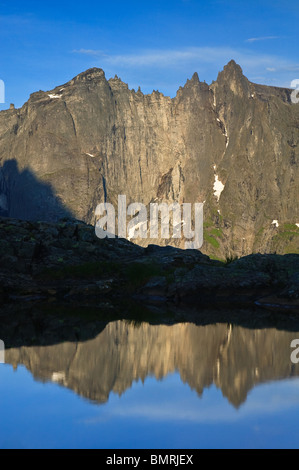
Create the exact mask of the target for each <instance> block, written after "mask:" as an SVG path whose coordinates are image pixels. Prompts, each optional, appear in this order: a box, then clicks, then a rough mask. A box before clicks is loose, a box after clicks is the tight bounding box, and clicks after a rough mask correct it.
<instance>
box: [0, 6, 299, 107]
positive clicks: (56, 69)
mask: <svg viewBox="0 0 299 470" xmlns="http://www.w3.org/2000/svg"><path fill="white" fill-rule="evenodd" d="M298 22H299V2H298V1H297V0H289V1H288V2H282V1H276V0H271V1H270V0H269V1H268V0H261V1H256V0H253V1H250V2H249V1H243V0H239V1H232V0H231V1H222V0H214V1H200V0H171V1H170V0H164V1H163V0H160V1H156V0H151V1H148V0H143V1H138V2H137V1H135V0H133V1H119V0H114V1H113V2H107V0H105V1H101V0H99V1H90V0H85V2H80V3H79V2H74V1H63V0H62V1H59V2H58V1H57V0H52V1H51V2H48V1H43V2H41V1H26V2H23V1H22V2H21V1H18V0H15V1H14V2H6V1H2V0H0V41H1V42H0V45H1V48H0V50H1V54H0V79H2V80H3V81H4V83H5V103H4V104H0V109H7V108H8V107H9V104H10V103H14V104H15V105H16V106H17V107H20V106H22V105H23V103H24V102H25V101H27V99H28V98H29V95H30V93H33V92H34V91H37V90H45V91H46V90H50V89H52V88H54V87H55V86H57V85H61V84H63V83H65V82H67V81H68V80H70V79H71V78H73V77H74V76H75V75H77V74H78V73H80V72H82V71H84V70H86V69H88V68H90V67H100V68H102V69H103V70H104V71H105V75H106V77H107V78H110V77H114V75H115V74H117V75H118V76H119V77H120V78H121V79H122V80H123V81H124V82H126V83H128V84H129V87H130V88H135V89H137V88H138V86H139V85H140V86H141V90H142V91H143V92H144V93H151V92H152V90H153V89H155V90H157V89H158V90H159V91H161V92H163V93H164V94H166V95H169V96H171V97H173V96H175V94H176V91H177V89H178V88H179V86H183V85H184V84H185V82H186V80H187V78H191V76H192V75H193V73H194V72H198V74H199V78H200V80H202V81H204V80H205V81H206V82H207V83H211V82H212V80H216V79H217V74H218V72H219V71H221V70H222V69H223V66H224V65H225V64H226V63H227V62H228V61H229V60H230V59H234V60H235V61H236V62H238V63H239V64H240V65H241V67H242V69H243V72H244V74H245V75H246V76H247V77H248V78H249V79H250V80H251V81H253V82H256V83H263V84H267V85H273V86H285V87H290V83H291V81H292V80H294V79H298V78H299V57H298V36H299V33H298V31H299V28H298ZM0 95H1V94H0Z"/></svg>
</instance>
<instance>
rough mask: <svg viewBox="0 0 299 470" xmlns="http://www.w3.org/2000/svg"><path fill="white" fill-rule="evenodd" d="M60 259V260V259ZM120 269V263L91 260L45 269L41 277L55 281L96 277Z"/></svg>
mask: <svg viewBox="0 0 299 470" xmlns="http://www.w3.org/2000/svg"><path fill="white" fill-rule="evenodd" d="M58 261H60V259H59V260H58ZM119 271H120V263H115V262H110V261H109V262H108V261H103V262H101V263H99V262H89V263H83V264H79V265H69V266H62V267H61V268H49V269H45V270H44V271H43V272H42V273H41V274H40V275H39V278H41V279H44V280H53V281H57V280H63V279H94V278H101V277H103V276H105V275H107V274H112V273H117V272H119Z"/></svg>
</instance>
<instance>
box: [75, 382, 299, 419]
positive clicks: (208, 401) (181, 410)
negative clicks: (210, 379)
mask: <svg viewBox="0 0 299 470" xmlns="http://www.w3.org/2000/svg"><path fill="white" fill-rule="evenodd" d="M298 391H299V379H290V380H284V381H283V382H271V383H268V384H263V385H259V386H257V387H256V388H255V389H254V390H253V391H252V392H251V393H250V394H249V396H248V398H247V401H246V403H244V404H243V405H242V406H241V407H240V408H239V409H238V410H234V411H233V412H232V408H231V405H230V404H229V403H228V402H227V401H224V400H222V399H221V396H220V395H221V392H220V391H219V390H215V387H212V389H210V390H209V392H208V393H207V395H206V396H204V397H203V398H202V400H200V401H198V399H197V400H196V397H192V396H190V395H188V401H186V402H184V403H182V401H181V398H179V397H178V396H176V395H175V394H174V396H170V397H169V400H168V403H166V402H163V404H162V405H161V403H160V398H159V404H157V403H152V404H151V403H148V402H150V400H151V398H150V397H149V396H148V394H147V393H146V392H145V397H142V393H143V392H142V391H141V390H139V395H138V400H137V401H138V402H140V401H141V402H142V401H144V402H145V400H146V404H145V403H141V404H139V405H138V404H135V403H131V400H132V398H131V397H130V391H128V392H127V394H126V397H125V398H124V401H125V406H124V401H122V402H121V403H120V402H119V403H117V402H114V403H113V406H111V407H109V406H108V410H107V411H106V410H103V411H102V409H99V413H100V414H99V415H98V416H93V417H90V418H87V419H83V420H80V423H82V424H84V425H87V426H88V425H96V424H99V423H102V422H107V421H109V420H111V419H114V418H115V417H117V418H118V419H119V418H126V419H132V418H133V419H134V418H135V419H139V418H140V419H143V420H148V421H163V422H165V421H168V422H177V421H185V422H190V423H192V422H194V423H217V422H219V423H220V422H222V423H225V422H236V421H242V420H246V421H247V420H248V418H253V419H254V418H255V417H257V416H263V415H264V414H273V413H277V412H281V413H283V412H286V411H287V410H291V409H292V408H293V407H294V406H296V407H298V405H299V395H298ZM215 392H216V394H217V395H218V397H216V399H215ZM135 398H136V395H134V400H135ZM217 398H218V403H217Z"/></svg>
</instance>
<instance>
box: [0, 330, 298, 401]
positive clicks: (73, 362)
mask: <svg viewBox="0 0 299 470" xmlns="http://www.w3.org/2000/svg"><path fill="white" fill-rule="evenodd" d="M296 337H299V334H298V333H294V332H285V331H278V330H276V329H274V328H273V329H260V330H253V329H246V328H242V327H239V326H232V325H231V324H229V325H225V324H215V325H207V326H196V325H194V324H190V323H185V324H175V325H171V326H166V325H150V324H147V323H142V324H140V325H138V326H137V327H136V326H134V325H133V324H132V323H128V322H126V321H115V322H112V323H109V324H108V325H107V326H106V328H105V329H104V330H103V331H102V332H101V333H100V334H99V335H98V336H97V337H96V338H94V339H91V340H89V341H85V342H77V343H75V342H65V343H61V344H58V345H52V346H32V347H20V348H12V349H8V350H7V351H6V356H5V359H6V362H8V363H11V364H13V365H14V367H16V366H17V365H18V364H24V365H25V366H26V367H27V368H28V369H29V370H30V371H31V372H32V373H33V375H34V376H35V377H36V378H37V379H39V380H49V379H50V380H52V381H56V382H59V383H60V384H63V385H64V386H66V387H68V388H70V389H72V390H74V391H75V392H76V393H78V394H80V395H82V396H84V397H86V398H89V399H91V400H95V401H97V402H99V403H103V402H105V401H107V400H108V397H109V394H110V392H111V391H113V392H116V393H119V394H121V393H123V392H124V391H125V390H126V389H128V388H129V387H131V385H132V382H133V381H134V380H138V379H141V380H144V379H145V378H146V377H147V376H148V375H154V376H155V377H156V378H157V379H160V378H162V377H165V376H166V374H168V373H170V372H173V371H175V370H177V371H179V373H180V375H181V379H182V380H183V381H184V382H187V383H188V384H189V386H190V387H191V388H192V389H195V390H196V391H197V393H198V394H199V395H200V394H201V393H202V392H203V389H204V388H205V387H208V386H210V385H211V384H213V383H214V384H215V385H216V386H217V387H219V388H220V389H221V390H222V393H223V395H224V396H226V397H227V398H228V400H229V401H230V402H231V403H232V404H233V405H234V406H239V405H240V404H241V403H242V402H244V401H245V400H246V396H247V393H248V391H249V390H250V389H251V388H252V387H254V386H255V385H256V384H258V383H261V382H265V381H268V380H277V379H282V378H287V377H290V376H292V375H299V364H292V362H291V360H290V353H291V348H290V343H291V341H292V339H294V338H296Z"/></svg>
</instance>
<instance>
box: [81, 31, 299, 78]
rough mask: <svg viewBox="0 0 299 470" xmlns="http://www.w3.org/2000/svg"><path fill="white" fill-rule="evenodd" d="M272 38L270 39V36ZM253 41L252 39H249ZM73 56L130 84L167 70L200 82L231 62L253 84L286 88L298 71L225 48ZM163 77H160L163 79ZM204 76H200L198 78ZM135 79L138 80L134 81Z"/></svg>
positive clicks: (285, 62) (281, 61) (279, 60)
mask: <svg viewBox="0 0 299 470" xmlns="http://www.w3.org/2000/svg"><path fill="white" fill-rule="evenodd" d="M273 37H274V36H273ZM252 39H253V38H252ZM73 52H74V53H76V54H81V55H86V56H92V57H94V59H96V58H98V63H99V65H100V66H101V67H102V68H105V70H108V71H109V73H110V72H111V73H112V72H113V73H117V74H119V73H121V74H122V73H124V74H125V75H126V74H129V73H134V77H135V78H134V80H136V77H138V73H139V72H140V73H142V74H143V73H144V71H145V70H147V69H151V73H152V72H153V71H155V73H156V74H158V73H159V74H160V81H161V77H163V76H164V75H165V73H167V76H168V77H169V73H170V70H173V72H174V73H180V71H182V70H185V71H187V73H189V74H190V73H193V72H195V71H197V72H199V73H200V75H201V76H200V78H201V79H203V78H205V79H206V78H207V76H206V74H208V73H210V74H211V71H213V72H212V73H213V75H214V76H215V73H217V72H219V71H220V70H221V69H222V68H223V66H224V65H225V64H227V63H228V62H229V61H230V60H231V59H234V60H235V61H236V62H237V63H238V64H239V65H241V67H242V69H243V72H244V74H245V75H246V76H247V77H248V78H249V80H253V77H258V76H260V77H262V78H261V82H263V83H264V84H269V85H274V86H285V87H288V86H289V83H290V81H291V80H292V79H293V78H294V76H293V75H294V74H297V72H298V71H299V64H298V62H297V63H295V62H292V61H291V60H290V59H288V58H286V57H281V56H279V55H275V54H271V53H259V52H256V51H253V50H252V49H250V48H249V47H247V48H245V47H243V48H233V47H229V46H219V47H186V48H177V49H146V50H139V51H136V52H133V53H124V54H109V53H107V52H104V51H102V50H97V49H84V48H82V49H76V50H74V51H73ZM163 74H164V75H163ZM202 74H204V75H202ZM137 79H138V78H137Z"/></svg>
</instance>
